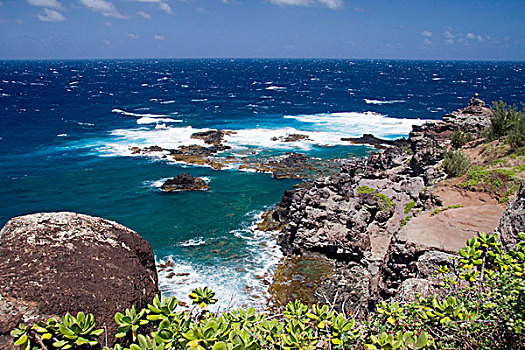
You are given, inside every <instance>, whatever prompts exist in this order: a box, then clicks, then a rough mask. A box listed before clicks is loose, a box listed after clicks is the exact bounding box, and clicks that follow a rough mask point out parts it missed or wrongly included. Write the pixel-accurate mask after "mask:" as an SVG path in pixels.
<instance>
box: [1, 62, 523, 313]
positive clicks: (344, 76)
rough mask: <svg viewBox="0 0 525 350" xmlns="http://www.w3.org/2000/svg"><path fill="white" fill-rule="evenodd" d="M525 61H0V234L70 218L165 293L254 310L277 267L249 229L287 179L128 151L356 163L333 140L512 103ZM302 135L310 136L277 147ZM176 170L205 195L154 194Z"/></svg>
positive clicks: (386, 133)
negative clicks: (133, 259)
mask: <svg viewBox="0 0 525 350" xmlns="http://www.w3.org/2000/svg"><path fill="white" fill-rule="evenodd" d="M524 66H525V65H524V63H522V62H514V63H501V62H499V63H490V62H407V61H355V62H352V61H350V60H139V61H118V60H115V61H41V62H40V61H6V62H2V65H0V188H2V191H1V192H0V203H2V204H1V205H0V224H2V225H3V224H4V223H5V222H6V221H7V220H8V219H9V218H11V217H13V216H17V215H24V214H28V213H33V212H40V211H62V210H67V211H75V212H81V213H85V214H89V215H95V216H100V217H104V218H107V219H110V220H115V221H117V222H119V223H122V224H124V225H126V226H128V227H130V228H132V229H133V230H135V231H137V232H138V233H140V234H141V235H142V236H143V237H144V238H146V239H147V240H148V241H149V242H150V244H151V246H152V248H153V250H154V252H155V254H156V257H157V260H158V263H159V265H164V264H165V263H166V262H168V261H169V262H171V264H172V265H173V266H172V267H169V268H164V269H161V271H160V283H161V289H162V292H163V293H164V294H165V295H176V296H178V297H180V298H182V299H184V298H185V294H186V293H187V292H188V291H189V290H190V289H191V288H194V287H196V286H202V285H209V286H210V287H212V289H215V290H216V291H217V292H218V294H219V296H220V298H221V300H224V301H225V302H229V300H230V299H231V298H233V299H234V301H235V302H236V303H237V304H238V305H242V304H244V303H247V302H250V303H252V304H253V303H260V304H261V305H263V304H264V303H265V297H266V296H267V295H266V294H265V293H266V292H267V283H268V282H269V281H270V280H271V273H272V271H273V269H274V268H275V266H276V263H277V262H278V260H279V259H280V258H281V253H280V251H279V248H278V247H277V246H276V243H275V237H274V236H273V235H272V234H271V233H263V232H259V231H257V230H255V229H254V224H255V222H256V221H257V220H258V219H259V217H260V214H261V213H262V212H263V211H264V210H266V209H268V208H271V207H272V206H273V205H274V204H275V203H276V202H278V201H279V200H280V198H281V196H282V194H283V191H285V190H287V189H291V188H292V187H293V185H294V184H295V183H297V181H296V180H275V179H272V178H271V176H270V175H268V174H258V173H247V172H239V171H237V170H236V169H235V167H232V169H226V170H221V171H217V170H213V169H210V168H205V167H188V166H185V165H183V164H175V163H170V162H168V161H166V160H165V159H162V158H159V157H141V156H132V154H131V151H130V147H132V146H139V147H144V146H152V145H159V146H162V147H166V148H176V147H178V146H180V145H189V144H192V143H194V142H195V140H192V139H190V135H191V134H192V133H193V132H196V131H204V130H209V129H210V128H220V129H229V130H233V131H235V132H236V134H234V135H232V136H229V137H227V138H226V143H227V144H228V145H230V146H231V147H232V149H231V150H230V151H229V153H230V154H233V155H236V156H246V155H248V156H250V157H255V158H257V157H263V156H265V157H266V156H269V155H282V154H284V153H286V152H291V151H294V152H302V153H305V154H307V155H309V156H313V157H320V158H324V159H330V158H341V157H347V156H349V155H350V156H360V157H362V156H365V155H366V154H368V152H370V148H368V147H364V146H349V145H347V144H345V143H344V142H342V141H341V140H340V139H341V137H357V136H361V135H362V134H363V133H365V132H367V133H374V134H376V135H377V136H382V137H388V138H395V137H399V136H406V135H407V134H408V132H409V131H410V128H411V125H412V124H421V123H422V122H423V121H424V120H426V119H439V118H440V117H441V116H442V114H443V113H445V112H446V111H450V110H453V109H456V108H460V107H463V106H464V105H465V104H466V102H467V101H468V98H470V96H471V95H472V94H473V92H475V91H478V92H480V94H481V97H482V98H484V99H486V100H487V101H492V100H497V99H504V100H505V101H507V102H508V103H518V102H520V101H523V100H524V91H523V86H524V84H525V77H524V74H525V73H524V72H525V70H524V69H525V68H524ZM289 133H306V134H308V135H310V138H311V139H312V141H305V142H298V143H293V144H289V143H283V142H274V141H271V138H272V137H274V136H285V135H286V134H289ZM181 172H187V173H189V174H191V175H194V176H199V177H203V178H205V179H206V180H207V181H209V184H210V187H211V189H210V191H205V192H188V193H163V192H162V191H160V189H159V187H160V184H161V183H162V180H164V179H166V178H169V177H174V176H176V175H178V174H179V173H181Z"/></svg>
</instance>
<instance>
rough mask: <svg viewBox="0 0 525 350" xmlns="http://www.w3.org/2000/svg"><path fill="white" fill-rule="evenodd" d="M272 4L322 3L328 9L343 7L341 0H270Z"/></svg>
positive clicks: (312, 4) (314, 4) (307, 4)
mask: <svg viewBox="0 0 525 350" xmlns="http://www.w3.org/2000/svg"><path fill="white" fill-rule="evenodd" d="M270 2H271V3H272V4H274V5H279V6H316V5H322V6H326V7H328V8H329V9H333V10H334V9H338V8H341V7H343V0H270Z"/></svg>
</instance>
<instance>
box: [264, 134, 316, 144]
mask: <svg viewBox="0 0 525 350" xmlns="http://www.w3.org/2000/svg"><path fill="white" fill-rule="evenodd" d="M301 140H310V137H309V136H308V135H304V134H287V135H286V136H279V137H272V141H282V142H296V141H301Z"/></svg>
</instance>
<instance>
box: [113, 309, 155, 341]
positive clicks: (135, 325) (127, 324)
mask: <svg viewBox="0 0 525 350" xmlns="http://www.w3.org/2000/svg"><path fill="white" fill-rule="evenodd" d="M145 314H146V310H145V309H143V310H140V311H139V312H137V310H136V309H135V305H133V306H132V307H131V309H126V311H125V314H122V313H120V312H117V313H116V314H115V322H117V324H118V329H117V331H118V333H117V335H116V337H117V338H124V337H125V336H126V335H127V334H128V333H129V334H131V338H132V340H133V341H136V340H137V334H138V330H139V327H140V326H143V325H145V324H147V323H148V320H147V319H144V318H143V317H144V315H145Z"/></svg>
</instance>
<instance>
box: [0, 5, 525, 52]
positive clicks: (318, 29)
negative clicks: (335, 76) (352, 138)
mask: <svg viewBox="0 0 525 350" xmlns="http://www.w3.org/2000/svg"><path fill="white" fill-rule="evenodd" d="M201 57H203V58H204V57H205V58H208V57H218V58H234V57H235V58H350V59H352V58H353V59H430V60H435V59H446V60H525V0H508V1H505V0H500V1H498V0H492V1H483V0H477V1H472V0H431V1H428V0H411V1H408V0H406V1H405V0H0V59H60V58H63V59H83V58H201Z"/></svg>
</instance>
